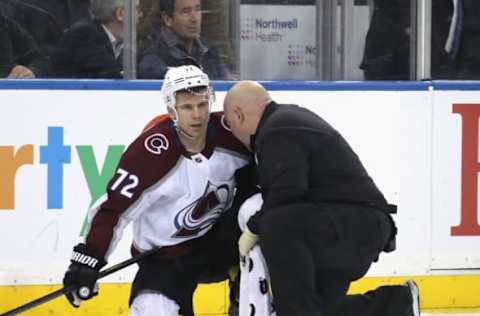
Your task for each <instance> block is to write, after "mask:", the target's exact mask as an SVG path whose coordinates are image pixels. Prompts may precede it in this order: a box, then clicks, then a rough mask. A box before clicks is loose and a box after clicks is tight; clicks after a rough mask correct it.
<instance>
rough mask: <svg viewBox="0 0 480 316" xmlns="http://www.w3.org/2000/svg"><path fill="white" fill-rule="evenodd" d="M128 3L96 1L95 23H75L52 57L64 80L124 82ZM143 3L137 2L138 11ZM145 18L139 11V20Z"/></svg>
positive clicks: (55, 68) (94, 0)
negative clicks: (123, 62)
mask: <svg viewBox="0 0 480 316" xmlns="http://www.w3.org/2000/svg"><path fill="white" fill-rule="evenodd" d="M123 3H124V0H92V7H91V11H92V14H93V17H94V19H93V20H92V19H84V20H82V21H79V22H77V23H75V24H74V25H73V26H72V27H71V28H70V29H69V30H68V31H67V32H66V33H65V34H64V36H63V38H62V39H61V40H60V42H59V45H58V47H57V49H56V50H55V52H54V55H53V57H52V63H53V67H54V75H55V76H56V77H61V78H122V73H123V71H122V58H121V56H122V50H123V44H122V42H123V17H124V7H123ZM138 6H139V0H137V9H138ZM141 16H142V14H141V12H140V11H138V18H141Z"/></svg>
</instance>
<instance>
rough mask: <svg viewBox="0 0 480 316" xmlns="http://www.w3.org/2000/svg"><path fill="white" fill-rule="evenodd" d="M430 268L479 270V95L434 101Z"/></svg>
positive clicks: (452, 94) (448, 94)
mask: <svg viewBox="0 0 480 316" xmlns="http://www.w3.org/2000/svg"><path fill="white" fill-rule="evenodd" d="M433 104H434V106H433V117H434V126H433V127H434V132H433V155H432V156H433V161H432V269H440V270H444V269H479V268H480V251H478V250H479V249H480V222H479V212H478V205H479V204H478V202H479V199H478V196H479V194H478V192H479V191H478V175H479V171H480V162H479V145H478V144H479V142H478V139H479V118H480V91H462V92H461V93H459V92H458V91H436V92H435V94H434V99H433Z"/></svg>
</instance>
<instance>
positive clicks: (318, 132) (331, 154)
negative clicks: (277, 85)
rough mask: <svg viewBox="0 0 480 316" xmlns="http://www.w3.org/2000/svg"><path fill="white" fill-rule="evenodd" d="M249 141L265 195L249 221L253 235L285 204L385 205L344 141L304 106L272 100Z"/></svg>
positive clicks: (379, 206) (380, 206)
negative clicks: (264, 218)
mask: <svg viewBox="0 0 480 316" xmlns="http://www.w3.org/2000/svg"><path fill="white" fill-rule="evenodd" d="M251 144H252V147H253V149H254V151H255V155H256V160H257V164H258V173H259V184H260V186H261V188H262V192H263V193H262V194H263V199H264V203H263V206H262V209H261V210H260V211H259V212H257V213H256V214H255V215H254V216H252V217H251V219H250V221H249V222H248V227H249V229H250V230H251V231H252V232H254V233H258V225H259V221H260V220H261V217H262V215H263V214H264V213H265V212H269V211H270V210H271V209H273V208H276V207H278V206H284V205H288V204H296V203H322V202H327V203H328V202H335V203H337V202H338V203H353V204H362V205H370V206H373V207H376V208H380V209H385V210H386V209H387V202H386V201H385V198H384V197H383V194H382V193H381V192H380V191H379V190H378V188H377V187H376V185H375V183H374V182H373V181H372V179H371V178H370V176H369V175H368V174H367V171H366V170H365V168H364V167H363V165H362V163H361V162H360V159H359V158H358V157H357V155H356V154H355V153H354V152H353V150H352V149H351V148H350V146H349V145H348V144H347V142H346V141H345V139H344V138H343V137H342V136H341V135H340V134H339V133H338V132H337V131H336V130H335V129H334V128H333V127H332V126H330V125H329V124H328V123H327V122H325V121H324V120H323V119H322V118H320V117H319V116H318V115H316V114H315V113H313V112H311V111H309V110H307V109H304V108H301V107H299V106H297V105H284V104H276V103H275V102H271V103H270V104H269V105H268V106H267V107H266V109H265V112H264V113H263V116H262V117H261V120H260V123H259V125H258V129H257V132H256V134H255V135H253V136H252V139H251Z"/></svg>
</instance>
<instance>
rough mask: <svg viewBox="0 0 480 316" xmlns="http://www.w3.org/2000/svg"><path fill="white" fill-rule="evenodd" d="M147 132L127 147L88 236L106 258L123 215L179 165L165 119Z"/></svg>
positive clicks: (174, 145)
mask: <svg viewBox="0 0 480 316" xmlns="http://www.w3.org/2000/svg"><path fill="white" fill-rule="evenodd" d="M156 123H157V124H156V125H153V126H152V125H150V126H147V129H146V130H144V132H143V133H142V134H141V135H140V136H139V137H138V138H137V139H136V140H135V141H134V142H133V143H132V144H130V146H129V147H128V148H127V150H126V151H125V153H124V154H123V155H122V158H121V159H120V162H119V165H118V167H117V170H116V173H115V175H114V176H113V177H112V179H111V180H110V182H109V183H108V186H107V196H108V199H107V200H106V201H105V202H104V203H103V204H102V205H101V206H100V209H99V211H98V212H97V213H96V215H95V217H94V218H93V220H92V223H91V227H90V230H89V232H88V235H87V245H88V247H89V249H91V251H93V252H94V253H95V254H96V255H98V256H103V257H105V254H106V252H107V251H108V248H109V246H110V242H111V240H112V237H113V230H114V228H115V226H116V225H117V223H118V220H119V218H120V216H121V215H122V214H123V213H124V212H125V211H126V210H127V209H128V208H129V207H130V206H131V205H133V204H134V203H135V202H136V201H137V200H138V198H139V197H140V196H141V195H142V193H143V192H144V191H145V190H146V189H148V188H149V187H150V186H152V185H153V184H155V183H157V182H158V181H159V180H160V179H162V178H163V177H164V176H165V175H166V174H167V173H168V172H169V171H170V170H171V169H172V168H173V167H174V166H175V165H176V163H177V161H178V159H179V157H180V155H181V151H180V148H181V147H180V146H178V145H177V144H176V143H175V136H174V135H173V134H172V129H171V121H170V120H169V119H166V118H165V117H161V119H159V120H157V122H156Z"/></svg>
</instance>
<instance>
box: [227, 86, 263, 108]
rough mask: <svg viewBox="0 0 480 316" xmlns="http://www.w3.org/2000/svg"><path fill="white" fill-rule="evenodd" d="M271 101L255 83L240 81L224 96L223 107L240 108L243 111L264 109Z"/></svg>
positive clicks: (261, 87)
mask: <svg viewBox="0 0 480 316" xmlns="http://www.w3.org/2000/svg"><path fill="white" fill-rule="evenodd" d="M271 101H272V98H271V97H270V94H269V93H268V91H267V90H265V88H264V87H263V86H262V85H261V84H259V83H258V82H256V81H250V80H245V81H240V82H238V83H236V84H235V85H234V86H233V87H232V88H231V89H230V90H229V91H228V93H227V95H226V96H225V102H224V104H225V106H226V107H229V106H231V105H236V106H240V107H242V108H245V109H247V108H248V109H249V110H250V108H256V109H261V108H264V107H265V106H266V105H267V104H268V103H270V102H271Z"/></svg>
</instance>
